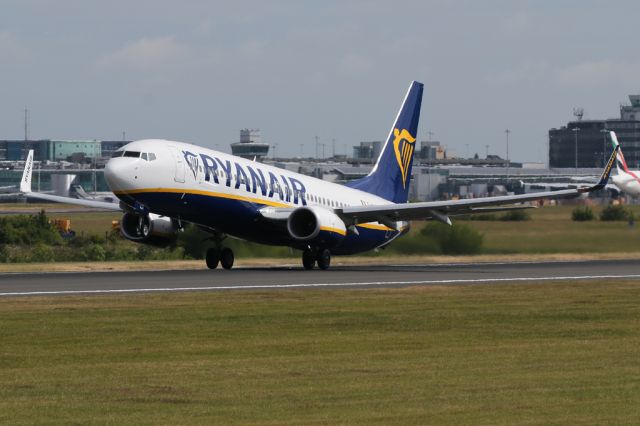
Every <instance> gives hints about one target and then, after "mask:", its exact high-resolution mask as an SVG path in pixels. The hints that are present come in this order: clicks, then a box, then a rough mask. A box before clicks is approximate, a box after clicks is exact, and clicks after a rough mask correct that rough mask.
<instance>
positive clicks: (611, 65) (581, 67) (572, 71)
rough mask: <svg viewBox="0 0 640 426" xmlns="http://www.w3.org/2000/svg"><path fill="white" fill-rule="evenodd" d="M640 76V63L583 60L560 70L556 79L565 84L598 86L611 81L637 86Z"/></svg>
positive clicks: (556, 74)
mask: <svg viewBox="0 0 640 426" xmlns="http://www.w3.org/2000/svg"><path fill="white" fill-rule="evenodd" d="M638 76H640V63H628V62H615V61H612V60H608V59H607V60H601V61H592V62H583V63H580V64H577V65H572V66H569V67H566V68H563V69H560V70H558V71H557V72H556V73H555V78H556V80H557V81H558V82H559V83H560V84H562V85H565V86H577V87H585V86H596V85H602V84H606V83H610V82H616V83H622V84H628V85H632V86H635V85H637V82H638Z"/></svg>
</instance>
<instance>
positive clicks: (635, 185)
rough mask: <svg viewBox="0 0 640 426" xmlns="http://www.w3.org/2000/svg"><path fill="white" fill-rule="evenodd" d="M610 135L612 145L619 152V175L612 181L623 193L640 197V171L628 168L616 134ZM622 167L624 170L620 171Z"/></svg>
mask: <svg viewBox="0 0 640 426" xmlns="http://www.w3.org/2000/svg"><path fill="white" fill-rule="evenodd" d="M610 134H611V143H612V144H613V147H614V148H617V150H618V155H617V157H616V159H617V161H616V169H617V172H618V173H617V174H616V175H612V176H611V181H612V182H613V183H614V185H615V186H617V187H618V188H619V189H620V191H622V192H626V193H627V194H629V195H632V196H637V195H640V177H639V176H640V170H630V169H629V167H627V162H626V161H625V159H624V155H623V154H622V148H620V143H619V142H618V138H617V137H616V134H615V133H614V132H611V133H610ZM620 166H622V170H620Z"/></svg>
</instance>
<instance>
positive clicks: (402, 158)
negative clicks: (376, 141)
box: [393, 129, 416, 188]
mask: <svg viewBox="0 0 640 426" xmlns="http://www.w3.org/2000/svg"><path fill="white" fill-rule="evenodd" d="M393 135H394V136H395V139H394V140H393V150H394V151H395V153H396V161H397V162H398V166H399V167H400V172H401V173H402V187H403V188H406V186H407V174H408V173H409V163H411V157H413V150H414V149H415V146H416V145H415V143H416V138H414V137H413V136H411V133H409V132H408V131H407V129H402V131H400V130H398V129H393Z"/></svg>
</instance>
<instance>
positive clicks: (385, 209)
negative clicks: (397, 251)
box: [335, 147, 619, 225]
mask: <svg viewBox="0 0 640 426" xmlns="http://www.w3.org/2000/svg"><path fill="white" fill-rule="evenodd" d="M618 149H619V148H618V147H616V148H615V149H614V151H613V153H612V154H611V157H610V158H609V161H608V162H607V165H606V167H605V169H604V171H603V173H602V175H601V176H600V180H599V182H598V183H597V184H595V185H592V186H587V187H582V188H574V189H563V190H559V191H545V192H537V193H533V194H520V195H505V196H499V197H485V198H472V199H464V200H451V201H427V202H422V203H407V204H387V205H378V206H358V207H345V208H341V209H336V210H335V213H336V214H337V215H338V216H340V217H341V218H342V219H343V220H344V221H345V223H346V224H347V225H351V224H358V223H367V222H374V221H378V222H380V223H391V222H394V221H399V220H428V219H435V220H439V221H441V222H445V223H448V224H450V223H451V221H450V219H449V216H455V215H462V214H471V213H486V212H487V208H488V207H494V206H506V205H509V204H516V203H523V202H527V201H537V200H544V199H557V198H571V197H576V196H579V195H581V194H586V193H589V192H593V191H598V190H600V189H602V188H604V187H605V186H606V184H607V181H608V180H609V175H610V174H611V168H612V166H613V164H614V162H615V159H616V154H617V152H618Z"/></svg>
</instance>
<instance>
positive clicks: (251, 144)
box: [231, 129, 269, 160]
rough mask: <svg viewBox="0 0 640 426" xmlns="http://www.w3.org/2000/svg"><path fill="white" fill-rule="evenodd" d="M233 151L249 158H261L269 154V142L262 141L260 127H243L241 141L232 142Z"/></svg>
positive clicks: (234, 153)
mask: <svg viewBox="0 0 640 426" xmlns="http://www.w3.org/2000/svg"><path fill="white" fill-rule="evenodd" d="M231 153H232V154H233V155H237V156H239V157H242V158H247V159H249V160H253V159H254V158H255V159H257V160H260V159H262V158H263V157H266V156H267V154H269V144H268V143H264V142H261V137H260V129H242V130H240V142H235V143H232V144H231Z"/></svg>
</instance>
